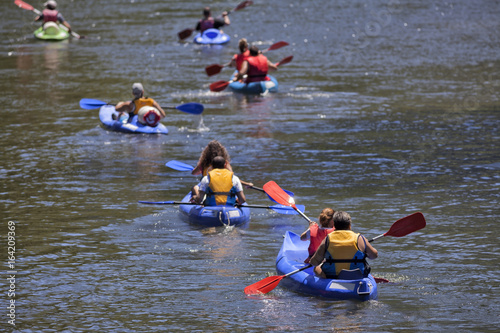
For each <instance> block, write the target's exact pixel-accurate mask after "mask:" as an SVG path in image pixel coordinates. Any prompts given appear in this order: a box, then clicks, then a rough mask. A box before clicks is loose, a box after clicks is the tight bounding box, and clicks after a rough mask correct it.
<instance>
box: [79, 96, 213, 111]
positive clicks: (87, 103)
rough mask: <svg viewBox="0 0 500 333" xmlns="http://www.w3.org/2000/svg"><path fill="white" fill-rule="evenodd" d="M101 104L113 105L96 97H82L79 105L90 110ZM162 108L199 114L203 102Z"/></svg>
mask: <svg viewBox="0 0 500 333" xmlns="http://www.w3.org/2000/svg"><path fill="white" fill-rule="evenodd" d="M103 105H114V104H109V103H107V102H103V101H100V100H98V99H91V98H82V99H81V100H80V107H81V108H82V109H87V110H92V109H97V108H100V107H101V106H103ZM162 108H164V109H176V110H179V111H182V112H186V113H191V114H201V113H202V112H203V110H204V106H203V104H200V103H186V104H181V105H178V106H162Z"/></svg>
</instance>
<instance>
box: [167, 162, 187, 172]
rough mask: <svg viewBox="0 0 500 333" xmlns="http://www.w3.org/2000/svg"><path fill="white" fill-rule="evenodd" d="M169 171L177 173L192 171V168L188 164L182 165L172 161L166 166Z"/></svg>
mask: <svg viewBox="0 0 500 333" xmlns="http://www.w3.org/2000/svg"><path fill="white" fill-rule="evenodd" d="M165 165H166V166H168V167H169V168H171V169H174V170H177V171H193V169H194V168H193V167H192V166H190V165H189V164H186V163H182V162H179V161H176V160H173V161H168V162H167V163H166V164H165Z"/></svg>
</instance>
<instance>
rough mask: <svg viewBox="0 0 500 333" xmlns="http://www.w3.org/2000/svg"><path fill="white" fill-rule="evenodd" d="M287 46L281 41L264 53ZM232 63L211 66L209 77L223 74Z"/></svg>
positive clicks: (206, 68)
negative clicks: (224, 69)
mask: <svg viewBox="0 0 500 333" xmlns="http://www.w3.org/2000/svg"><path fill="white" fill-rule="evenodd" d="M287 45H289V44H288V43H287V42H284V41H280V42H277V43H274V44H273V45H271V46H269V47H268V48H267V49H265V50H264V51H262V53H265V52H267V51H272V50H277V49H280V48H282V47H284V46H287ZM230 63H231V62H228V63H227V64H224V65H219V64H213V65H209V66H207V67H205V72H206V73H207V75H208V76H212V75H215V74H219V73H220V72H221V70H222V69H223V68H224V67H227V66H229V64H230Z"/></svg>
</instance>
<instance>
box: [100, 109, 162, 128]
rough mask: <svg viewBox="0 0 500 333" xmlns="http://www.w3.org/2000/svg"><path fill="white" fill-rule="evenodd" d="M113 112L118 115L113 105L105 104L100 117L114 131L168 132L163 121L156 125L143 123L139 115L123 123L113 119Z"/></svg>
mask: <svg viewBox="0 0 500 333" xmlns="http://www.w3.org/2000/svg"><path fill="white" fill-rule="evenodd" d="M113 114H114V115H116V116H118V112H116V110H115V107H114V106H113V105H103V106H101V109H100V110H99V119H100V120H101V122H102V124H103V125H104V126H105V127H106V128H108V129H111V130H113V131H117V132H124V133H143V134H168V129H167V127H165V125H163V124H162V123H158V125H156V126H155V127H151V126H148V125H143V124H141V123H139V122H138V121H137V115H135V116H134V117H132V120H130V119H129V122H128V123H122V122H120V121H118V120H114V119H113Z"/></svg>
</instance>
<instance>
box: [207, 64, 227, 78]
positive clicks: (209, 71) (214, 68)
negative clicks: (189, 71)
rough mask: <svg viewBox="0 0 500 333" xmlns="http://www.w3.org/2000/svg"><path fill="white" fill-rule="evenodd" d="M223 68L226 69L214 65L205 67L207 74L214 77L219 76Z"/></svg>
mask: <svg viewBox="0 0 500 333" xmlns="http://www.w3.org/2000/svg"><path fill="white" fill-rule="evenodd" d="M223 68H224V66H221V65H218V64H213V65H210V66H207V67H205V72H207V75H208V76H212V75H215V74H219V73H220V71H221V70H222V69H223Z"/></svg>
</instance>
